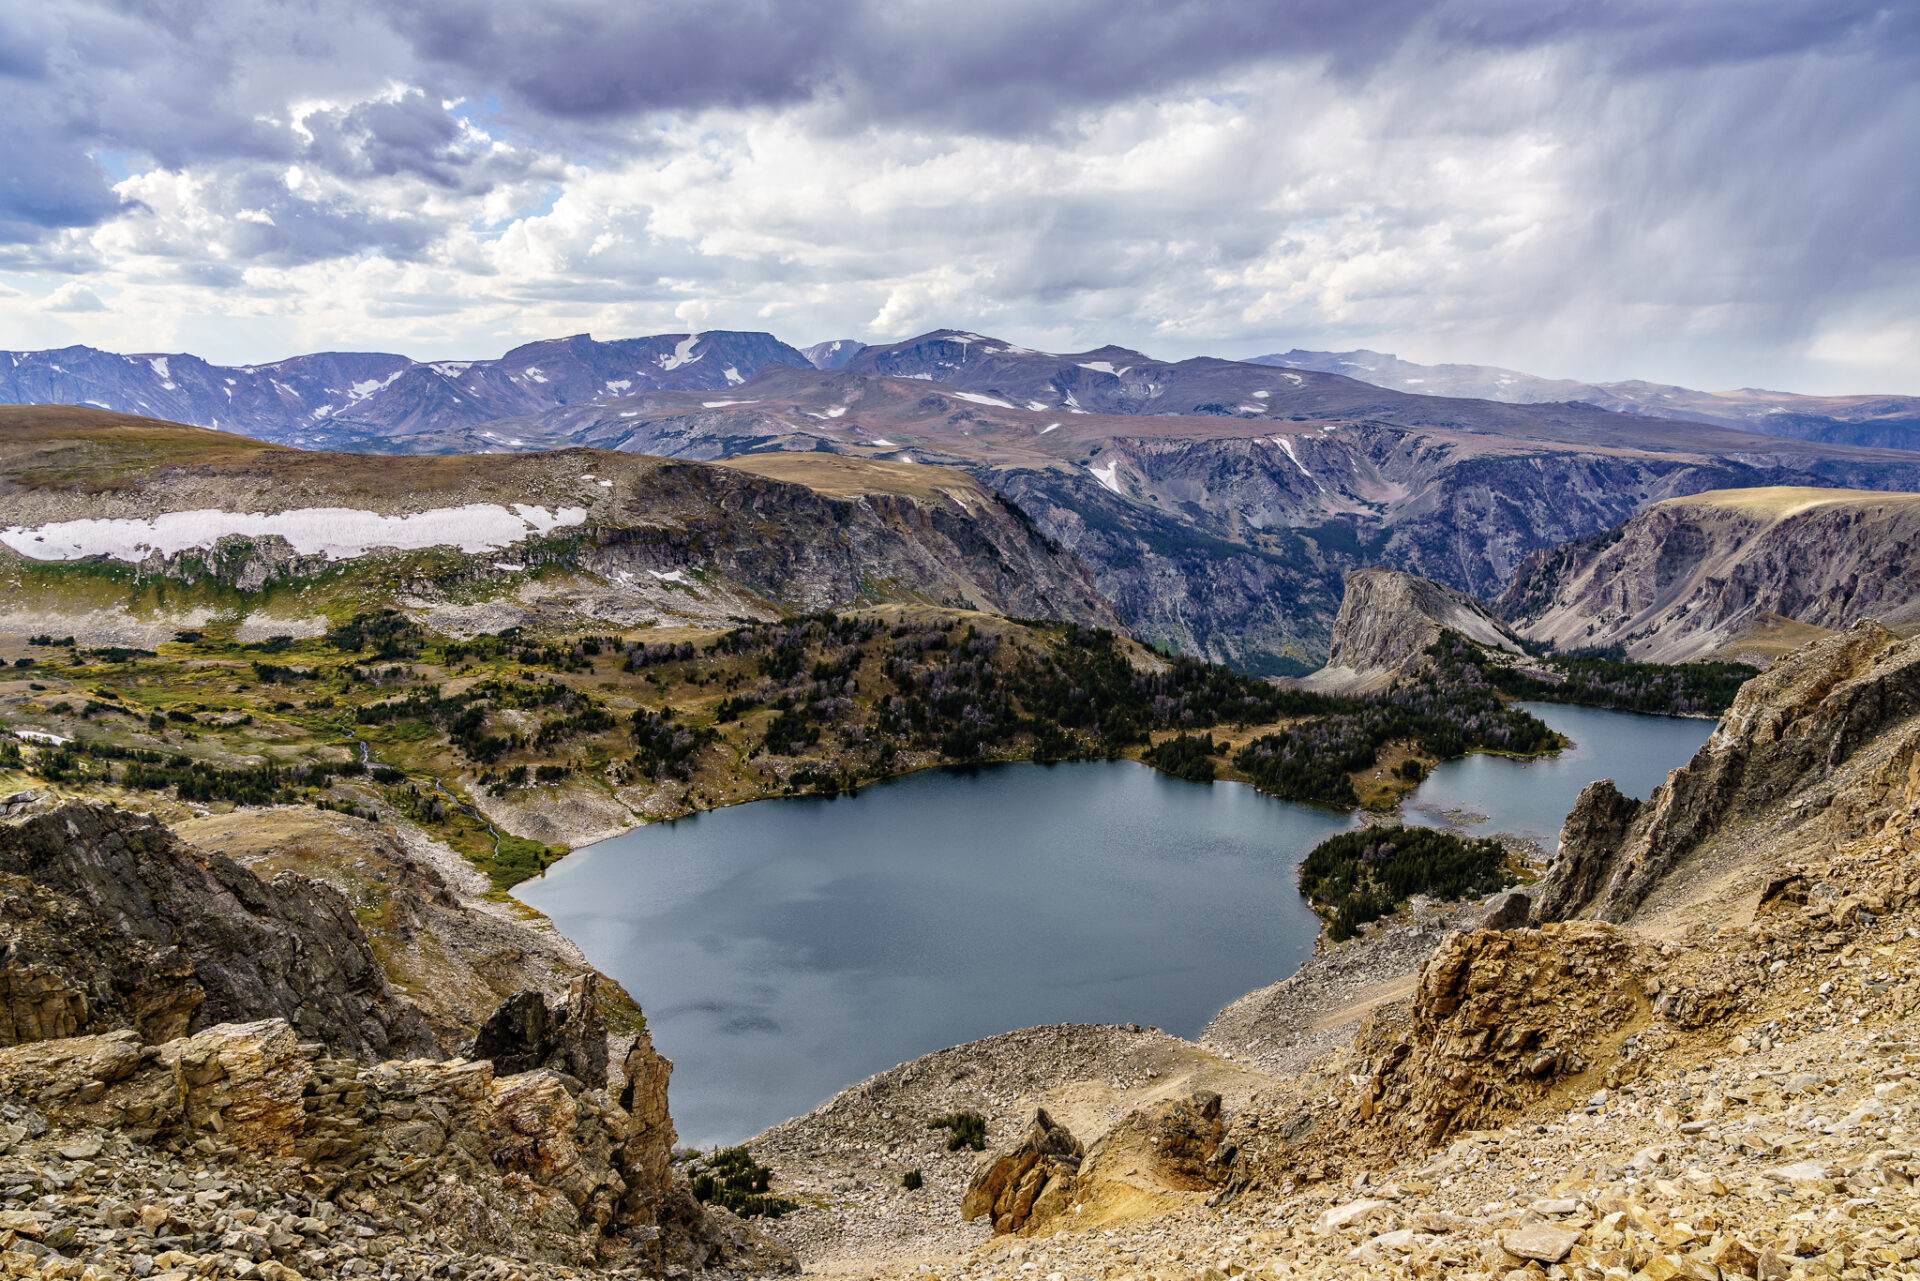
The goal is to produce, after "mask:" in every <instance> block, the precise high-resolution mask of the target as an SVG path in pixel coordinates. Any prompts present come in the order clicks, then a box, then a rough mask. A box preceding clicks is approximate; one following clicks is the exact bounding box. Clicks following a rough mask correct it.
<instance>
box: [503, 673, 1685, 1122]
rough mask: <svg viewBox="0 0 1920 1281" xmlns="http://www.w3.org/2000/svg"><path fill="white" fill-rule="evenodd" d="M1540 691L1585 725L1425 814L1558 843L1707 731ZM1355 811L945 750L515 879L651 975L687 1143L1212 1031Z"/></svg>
mask: <svg viewBox="0 0 1920 1281" xmlns="http://www.w3.org/2000/svg"><path fill="white" fill-rule="evenodd" d="M1535 710H1536V712H1538V713H1539V714H1541V715H1542V716H1543V718H1544V719H1546V720H1547V721H1548V723H1550V724H1552V725H1553V726H1554V727H1555V728H1557V729H1560V730H1562V731H1563V732H1565V733H1567V734H1569V735H1571V736H1572V737H1573V738H1575V739H1576V741H1577V744H1578V746H1577V747H1576V748H1575V749H1574V750H1572V751H1569V752H1567V753H1564V754H1563V759H1562V760H1561V761H1559V762H1555V763H1553V764H1551V765H1546V764H1544V763H1530V764H1520V763H1516V762H1513V761H1507V760H1499V759H1495V758H1472V759H1471V760H1469V761H1464V762H1455V763H1453V764H1451V765H1448V766H1443V767H1442V768H1441V769H1439V770H1436V771H1435V773H1434V776H1433V778H1431V779H1430V780H1428V782H1427V783H1425V784H1423V785H1422V787H1421V789H1420V791H1419V792H1418V793H1417V794H1416V796H1415V798H1414V804H1415V806H1417V807H1424V808H1420V809H1417V810H1410V811H1409V812H1408V814H1407V817H1408V818H1409V820H1411V821H1434V820H1433V819H1432V818H1431V817H1430V815H1432V814H1437V813H1438V812H1439V811H1441V810H1448V809H1461V808H1465V809H1471V810H1475V811H1477V812H1479V813H1482V814H1486V815H1488V816H1489V821H1487V822H1484V823H1477V824H1473V825H1472V828H1471V830H1475V831H1482V832H1488V831H1495V830H1502V829H1503V827H1511V828H1513V829H1514V830H1520V831H1525V832H1528V833H1530V834H1535V835H1538V834H1539V833H1541V832H1544V833H1545V835H1544V843H1545V844H1547V845H1548V846H1549V847H1551V844H1552V841H1553V839H1554V835H1555V834H1556V833H1557V831H1558V828H1559V822H1560V818H1561V817H1562V816H1564V814H1565V813H1566V810H1567V808H1568V807H1569V806H1571V804H1572V802H1573V797H1574V796H1575V795H1577V794H1578V792H1579V789H1580V787H1581V786H1582V785H1584V783H1585V782H1586V781H1587V780H1588V779H1591V778H1599V777H1608V776H1611V777H1613V778H1615V779H1616V780H1617V781H1619V782H1620V784H1621V786H1622V788H1623V790H1626V791H1628V792H1630V793H1634V794H1638V795H1644V794H1645V793H1646V791H1647V790H1648V788H1650V787H1651V785H1652V783H1657V782H1658V781H1660V779H1661V778H1664V776H1665V772H1666V770H1667V769H1670V768H1672V766H1674V765H1677V764H1680V763H1682V762H1683V761H1685V760H1686V759H1687V758H1688V757H1689V756H1691V755H1692V753H1693V751H1694V749H1695V748H1697V747H1698V746H1699V744H1700V742H1702V741H1704V739H1705V737H1706V735H1707V733H1708V732H1709V731H1710V730H1711V728H1712V726H1711V723H1710V722H1706V721H1669V720H1663V719H1661V718H1657V717H1637V716H1635V717H1627V716H1621V715H1620V714H1617V713H1608V712H1589V711H1585V710H1583V709H1579V708H1563V707H1538V708H1536V709H1535ZM1660 762H1664V764H1661V763H1660ZM1656 768H1657V777H1656V776H1655V775H1654V774H1653V773H1652V772H1651V771H1654V770H1655V769H1656ZM1576 776H1577V777H1578V780H1579V781H1577V782H1575V781H1573V780H1574V779H1575V778H1576ZM1648 779H1651V780H1652V781H1651V782H1648V781H1647V780H1648ZM1636 786H1638V788H1639V790H1638V791H1637V792H1635V787H1636ZM1569 789H1570V790H1569ZM1563 797H1564V800H1563V799H1562V798H1563ZM1555 806H1558V807H1559V808H1558V811H1557V812H1555V809H1554V807H1555ZM1353 821H1354V820H1353V819H1352V818H1351V817H1350V816H1349V815H1346V814H1341V813H1335V812H1331V811H1326V810H1319V809H1314V808H1311V807H1308V806H1302V805H1293V804H1289V803H1287V802H1284V801H1276V800H1273V799H1271V798H1268V797H1264V796H1261V795H1259V794H1258V793H1257V792H1255V791H1253V790H1252V789H1251V788H1248V787H1245V786H1241V785H1239V784H1227V783H1217V784H1193V783H1183V782H1180V781H1178V780H1175V779H1170V778H1167V777H1165V776H1164V775H1160V774H1156V773H1154V772H1153V771H1152V770H1150V769H1147V768H1146V767H1145V766H1141V765H1136V764H1133V763H1131V762H1125V761H1116V762H1082V763H1073V764H1061V765H1003V766H993V767H987V768H984V769H979V770H965V771H928V772H925V773H921V774H915V775H911V776H908V777H906V778H901V779H896V780H893V781H891V782H887V783H884V784H879V785H876V786H873V787H869V788H866V789H864V790H862V791H861V792H860V794H859V795H858V796H852V797H840V798H837V799H834V800H820V799H810V798H790V799H781V800H769V801H761V802H757V803H755V804H751V805H743V806H738V807H735V808H732V809H726V810H719V811H715V812H712V813H708V814H701V815H697V816H695V817H692V818H688V819H683V820H680V821H679V822H675V823H664V824H656V825H653V826H650V827H647V828H643V829H641V830H638V831H635V832H630V833H628V834H627V835H625V836H621V837H618V838H615V839H614V840H610V841H604V842H602V843H600V844H598V845H593V846H588V847H586V848H584V849H580V850H577V851H575V852H574V853H572V854H570V855H568V856H567V858H566V859H565V860H564V861H562V862H561V863H560V864H559V865H558V866H557V867H555V868H554V869H553V870H552V871H550V872H548V873H547V875H546V876H545V877H544V878H542V879H540V880H537V881H530V882H527V883H526V884H523V885H521V886H520V887H519V888H518V889H517V890H516V891H515V892H516V893H517V894H518V895H519V896H520V897H521V898H522V899H524V900H525V901H526V902H528V903H530V904H532V905H533V906H535V907H537V908H539V909H540V910H541V911H543V912H545V913H547V914H548V915H549V916H550V917H552V919H553V921H554V924H555V925H557V926H558V927H559V928H560V929H561V930H562V931H563V932H565V933H566V934H567V935H568V936H569V937H571V938H572V939H573V940H574V941H575V942H577V943H578V944H579V945H580V946H581V948H582V949H584V950H585V952H586V954H587V956H588V957H590V958H591V959H592V960H593V963H594V964H595V965H597V966H599V967H600V968H602V969H603V970H605V971H606V972H608V973H609V974H611V975H613V976H614V977H615V978H617V979H619V980H620V982H621V983H623V984H625V985H626V987H627V990H628V991H630V992H632V993H633V994H634V996H635V997H636V998H638V1000H639V1001H640V1003H641V1005H642V1006H643V1007H644V1008H645V1009H646V1012H647V1018H648V1021H649V1024H650V1026H651V1027H652V1030H653V1034H654V1040H655V1043H656V1045H657V1046H658V1047H659V1049H660V1051H661V1052H662V1053H664V1054H666V1055H667V1056H668V1057H669V1058H671V1059H673V1060H674V1062H675V1064H676V1070H675V1072H674V1079H673V1087H672V1089H673V1113H674V1118H675V1121H676V1124H677V1125H678V1128H679V1130H680V1134H681V1138H682V1141H684V1142H689V1143H699V1144H707V1143H714V1142H723V1141H726V1142H730V1141H737V1140H739V1139H741V1138H745V1137H747V1136H748V1135H751V1134H754V1133H756V1132H757V1131H759V1130H761V1129H764V1128H765V1127H766V1126H768V1125H772V1124H774V1123H776V1122H779V1121H782V1120H784V1119H786V1118H787V1117H789V1116H794V1115H797V1114H799V1113H801V1112H804V1111H806V1110H807V1109H809V1108H811V1107H813V1106H814V1105H815V1104H816V1103H818V1102H820V1101H821V1100H823V1099H824V1098H826V1097H827V1096H828V1095H830V1094H832V1093H833V1092H834V1091H835V1090H838V1089H840V1088H841V1087H843V1086H845V1085H849V1084H851V1083H853V1082H855V1081H858V1080H860V1079H861V1078H863V1077H866V1076H868V1075H870V1074H872V1073H874V1072H877V1071H880V1070H882V1069H885V1068H888V1067H891V1066H893V1065H894V1064H895V1063H899V1062H903V1061H905V1060H908V1059H912V1058H915V1057H918V1056H919V1055H921V1054H925V1053H927V1052H929V1051H931V1050H935V1049H939V1048H941V1047H943V1046H948V1045H955V1044H958V1043H960V1042H963V1041H968V1040H972V1039H975V1038H977V1037H983V1036H990V1035H992V1034H994V1033H996V1032H1004V1031H1008V1030H1010V1029H1013V1028H1018V1027H1028V1026H1032V1025H1035V1024H1040V1023H1063V1022H1109V1023H1119V1022H1127V1021H1132V1022H1137V1023H1142V1024H1150V1025H1157V1026H1160V1027H1164V1028H1166V1029H1167V1030H1168V1031H1171V1032H1175V1033H1178V1034H1180V1035H1185V1036H1191V1035H1193V1034H1195V1033H1197V1032H1198V1031H1199V1030H1200V1029H1201V1028H1202V1027H1203V1026H1205V1024H1206V1022H1207V1020H1208V1019H1210V1018H1211V1017H1212V1016H1213V1015H1214V1013H1216V1012H1217V1011H1218V1010H1219V1009H1220V1008H1221V1007H1222V1006H1223V1005H1225V1004H1226V1003H1228V1002H1229V1001H1232V1000H1233V999H1235V998H1236V997H1238V996H1240V995H1242V994H1243V993H1245V992H1248V991H1250V990H1252V989H1253V988H1256V987H1259V986H1262V985H1264V984H1267V983H1271V982H1273V981H1275V980H1276V979H1279V978H1283V977H1285V976H1286V975H1287V974H1288V973H1290V972H1291V971H1292V970H1293V969H1294V968H1295V967H1297V966H1298V965H1299V964H1300V963H1301V962H1302V961H1303V960H1305V959H1306V958H1307V957H1308V956H1309V955H1311V954H1312V950H1313V942H1314V938H1315V936H1316V934H1317V933H1318V928H1319V923H1318V921H1317V920H1316V919H1315V918H1314V916H1313V914H1312V913H1311V912H1310V911H1309V910H1308V909H1307V908H1306V906H1305V904H1304V903H1303V902H1302V901H1301V899H1300V896H1299V894H1298V891H1297V890H1296V889H1295V885H1294V868H1295V866H1296V864H1297V863H1298V862H1299V860H1300V858H1301V857H1302V856H1303V855H1304V854H1305V853H1306V851H1307V850H1309V849H1311V848H1312V847H1313V845H1314V844H1315V843H1316V842H1318V841H1319V840H1321V839H1323V838H1324V837H1326V836H1328V835H1330V834H1332V833H1334V832H1337V831H1342V830H1344V829H1346V828H1347V827H1349V826H1351V825H1352V823H1353Z"/></svg>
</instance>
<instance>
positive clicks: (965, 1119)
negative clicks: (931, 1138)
mask: <svg viewBox="0 0 1920 1281" xmlns="http://www.w3.org/2000/svg"><path fill="white" fill-rule="evenodd" d="M927 1128H928V1129H929V1130H945V1131H946V1132H947V1151H949V1152H958V1151H959V1150H960V1149H961V1148H972V1149H973V1150H974V1151H975V1152H984V1151H986V1150H987V1118H985V1117H984V1116H981V1115H980V1114H979V1113H978V1112H948V1113H947V1114H946V1115H944V1116H936V1117H934V1118H933V1119H932V1120H931V1121H928V1122H927Z"/></svg>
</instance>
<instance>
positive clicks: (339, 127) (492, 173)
mask: <svg viewBox="0 0 1920 1281" xmlns="http://www.w3.org/2000/svg"><path fill="white" fill-rule="evenodd" d="M302 124H303V125H304V127H305V128H306V130H307V132H308V134H309V135H311V139H312V140H311V141H310V142H309V143H308V144H307V146H306V148H305V149H304V150H303V151H302V152H301V159H302V161H303V162H306V163H313V164H317V165H319V166H320V167H321V168H323V169H325V170H326V171H327V172H329V173H331V174H333V175H335V176H337V177H340V178H348V179H357V178H394V177H414V178H420V179H422V180H424V181H426V182H430V183H432V184H433V185H434V186H436V187H441V188H444V189H446V190H449V191H456V190H457V191H463V192H467V193H479V192H484V191H487V190H490V189H491V188H492V187H493V186H494V185H495V184H497V183H499V182H510V181H518V180H520V179H522V178H525V177H527V176H528V175H529V174H530V173H533V172H542V173H544V175H545V176H547V177H557V176H558V175H559V168H558V166H555V165H550V164H542V163H540V161H539V159H538V157H536V156H534V155H533V154H531V153H529V152H517V153H509V154H507V155H505V156H502V155H499V154H497V153H492V152H489V153H488V154H486V155H484V156H478V157H476V156H475V155H474V154H473V151H472V148H471V147H470V146H467V145H464V144H466V143H467V142H468V141H469V140H468V139H467V138H465V137H464V136H463V135H462V132H461V128H460V122H459V121H458V120H456V119H455V118H454V117H453V116H452V115H451V114H450V113H449V112H448V111H447V109H446V108H445V107H444V106H442V105H441V104H440V102H438V101H437V100H434V99H430V98H428V97H427V95H426V94H424V93H422V92H421V91H420V90H417V89H413V90H408V91H406V92H404V93H402V94H400V95H399V96H398V97H397V98H396V99H384V98H383V99H379V100H376V101H372V102H359V103H355V104H353V105H352V106H350V107H329V108H322V109H319V110H316V111H313V112H311V113H309V114H308V115H307V116H306V117H305V119H304V120H303V121H302Z"/></svg>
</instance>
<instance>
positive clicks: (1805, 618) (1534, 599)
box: [1499, 487, 1920, 662]
mask: <svg viewBox="0 0 1920 1281" xmlns="http://www.w3.org/2000/svg"><path fill="white" fill-rule="evenodd" d="M1917 548H1920V498H1916V497H1915V496H1913V495H1911V494H1897V493H1878V492H1873V491H1865V490H1847V489H1806V488H1790V487H1775V488H1762V489H1726V490H1714V491H1711V492H1708V493H1703V494H1695V495H1693V496H1692V497H1688V498H1672V499H1668V500H1666V501H1664V502H1660V503H1656V504H1654V505H1653V506H1652V507H1649V508H1648V509H1647V510H1646V511H1644V512H1641V513H1640V514H1639V515H1637V516H1635V517H1633V519H1631V520H1629V521H1627V522H1626V523H1625V524H1623V525H1621V526H1620V527H1619V528H1617V529H1614V530H1611V531H1609V532H1608V533H1606V534H1603V535H1600V536H1598V537H1595V538H1590V539H1587V540H1585V541H1583V542H1578V543H1571V544H1568V545H1566V546H1563V547H1557V548H1553V549H1549V550H1542V551H1538V552H1535V553H1534V554H1533V555H1532V556H1530V557H1528V559H1527V560H1526V562H1525V563H1524V564H1523V565H1521V567H1520V568H1519V570H1518V571H1517V572H1516V574H1515V576H1514V580H1513V582H1512V584H1511V585H1510V586H1509V587H1508V588H1507V590H1506V592H1505V593H1504V594H1503V595H1502V596H1501V598H1500V602H1499V604H1500V609H1501V612H1502V614H1503V615H1504V616H1505V617H1506V618H1507V619H1509V620H1510V621H1511V622H1512V623H1513V624H1514V626H1515V627H1516V628H1517V629H1518V630H1519V631H1520V633H1521V634H1522V635H1524V636H1527V637H1528V638H1530V639H1533V640H1541V641H1551V642H1553V643H1554V644H1556V645H1558V646H1560V647H1561V648H1562V649H1583V648H1601V647H1605V646H1610V645H1616V644H1617V645H1624V646H1625V647H1626V651H1627V653H1628V655H1629V656H1630V657H1632V658H1634V659H1636V660H1638V661H1641V662H1683V661H1687V660H1690V659H1696V658H1701V657H1705V656H1707V655H1710V654H1714V653H1715V652H1717V651H1720V650H1723V649H1725V648H1726V647H1728V646H1729V645H1735V644H1737V643H1739V642H1741V641H1743V639H1744V638H1746V637H1748V636H1749V635H1750V634H1752V633H1754V632H1755V631H1756V629H1760V630H1766V629H1769V628H1771V629H1773V630H1778V628H1779V627H1780V626H1781V623H1780V620H1782V619H1785V620H1790V621H1792V622H1797V623H1800V624H1803V625H1809V626H1813V627H1821V628H1843V627H1847V626H1849V625H1851V624H1852V623H1855V622H1857V621H1859V620H1861V619H1863V618H1875V619H1878V620H1880V621H1882V622H1885V623H1894V622H1904V621H1906V620H1909V619H1913V618H1915V617H1920V582H1916V580H1915V578H1914V576H1913V574H1912V572H1911V567H1912V562H1913V558H1914V554H1915V550H1916V549H1917Z"/></svg>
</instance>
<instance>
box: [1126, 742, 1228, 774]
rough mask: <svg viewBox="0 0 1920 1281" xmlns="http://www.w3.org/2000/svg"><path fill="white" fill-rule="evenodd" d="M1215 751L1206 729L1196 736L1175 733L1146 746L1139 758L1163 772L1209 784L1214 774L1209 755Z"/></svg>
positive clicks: (1216, 752)
mask: <svg viewBox="0 0 1920 1281" xmlns="http://www.w3.org/2000/svg"><path fill="white" fill-rule="evenodd" d="M1219 754H1220V749H1219V748H1218V747H1216V746H1214V742H1213V734H1212V732H1211V731H1209V732H1207V733H1205V734H1202V735H1201V736H1200V737H1198V738H1195V737H1194V736H1193V735H1191V734H1177V735H1175V736H1174V737H1172V738H1169V739H1167V740H1166V741H1165V742H1162V743H1159V744H1157V745H1156V746H1153V747H1149V748H1148V749H1147V750H1146V751H1145V752H1144V753H1142V754H1141V756H1140V759H1141V760H1143V761H1145V762H1146V763H1147V764H1149V765H1151V766H1153V767H1154V768H1155V769H1157V770H1159V771H1160V772H1161V773H1163V774H1171V775H1173V776H1174V777H1175V778H1184V779H1186V780H1187V781H1188V782H1192V783H1211V782H1212V781H1213V780H1214V777H1215V770H1214V764H1213V758H1214V757H1216V756H1218V755H1219Z"/></svg>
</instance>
